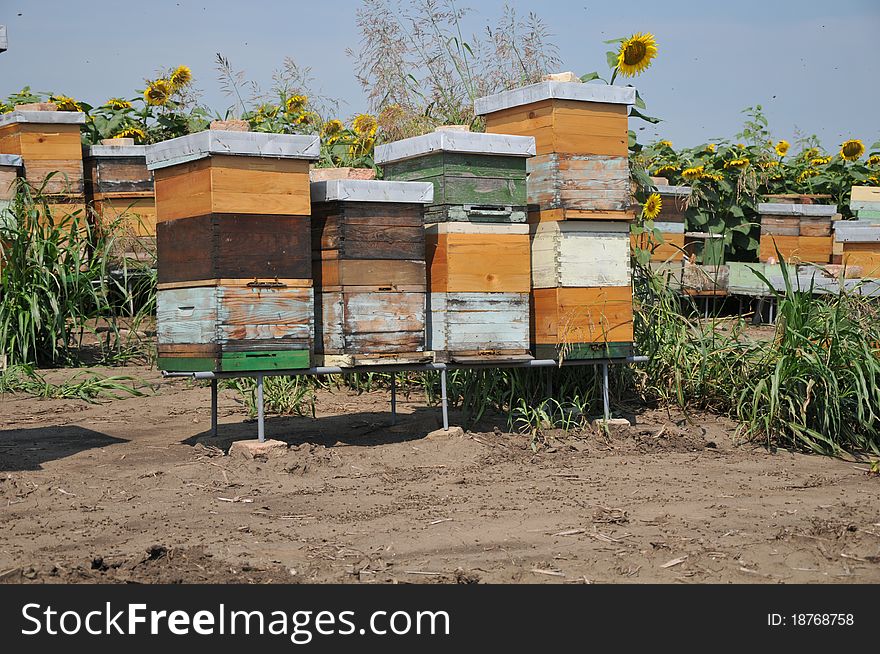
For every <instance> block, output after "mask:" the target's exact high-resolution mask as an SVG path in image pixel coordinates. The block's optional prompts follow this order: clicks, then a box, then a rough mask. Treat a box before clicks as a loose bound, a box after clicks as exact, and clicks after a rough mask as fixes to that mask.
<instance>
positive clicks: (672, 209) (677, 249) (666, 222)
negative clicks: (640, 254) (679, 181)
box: [632, 185, 691, 262]
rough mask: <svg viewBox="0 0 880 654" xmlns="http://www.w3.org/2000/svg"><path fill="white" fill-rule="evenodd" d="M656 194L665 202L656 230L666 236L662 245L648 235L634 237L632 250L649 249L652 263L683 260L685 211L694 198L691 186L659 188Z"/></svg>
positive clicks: (665, 186)
mask: <svg viewBox="0 0 880 654" xmlns="http://www.w3.org/2000/svg"><path fill="white" fill-rule="evenodd" d="M656 193H658V194H659V195H660V200H661V201H662V204H661V208H660V215H659V216H657V217H656V218H655V219H654V229H656V230H659V231H660V233H661V234H662V236H663V240H662V242H661V241H659V240H656V239H655V238H654V237H653V235H652V234H651V233H649V232H644V233H642V234H633V236H632V244H633V247H636V246H638V247H640V248H642V249H646V250H648V251H649V252H650V253H651V261H654V262H667V261H669V262H671V261H681V260H682V259H684V256H685V255H684V233H685V230H686V222H687V221H686V217H685V210H686V209H687V202H688V198H690V195H691V187H690V186H669V185H658V186H657V187H656Z"/></svg>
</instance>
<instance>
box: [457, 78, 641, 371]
mask: <svg viewBox="0 0 880 654" xmlns="http://www.w3.org/2000/svg"><path fill="white" fill-rule="evenodd" d="M634 102H635V89H633V88H631V87H616V86H607V85H598V84H581V83H576V82H556V81H546V82H540V83H537V84H532V85H529V86H526V87H523V88H519V89H514V90H512V91H505V92H502V93H498V94H495V95H492V96H488V97H485V98H479V99H478V100H476V102H475V103H474V109H475V112H476V113H477V115H480V116H483V117H484V118H485V120H486V130H487V131H488V132H490V133H498V134H517V135H526V136H532V137H534V139H535V143H536V153H537V156H535V157H534V158H532V159H530V160H528V162H527V166H528V172H529V178H528V201H529V223H530V239H531V259H532V281H531V339H532V350H533V352H534V355H535V356H536V357H538V358H539V359H549V358H552V359H560V358H562V359H589V358H615V357H626V356H628V355H630V354H631V353H632V283H631V270H630V235H629V232H630V225H629V224H630V222H631V221H632V218H633V214H632V212H631V208H630V205H631V194H630V179H629V163H628V142H629V141H628V139H629V135H628V129H627V114H628V105H631V104H633V103H634Z"/></svg>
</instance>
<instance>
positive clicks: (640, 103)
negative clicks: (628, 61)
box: [629, 84, 647, 109]
mask: <svg viewBox="0 0 880 654" xmlns="http://www.w3.org/2000/svg"><path fill="white" fill-rule="evenodd" d="M629 86H632V84H630V85H629ZM636 107H638V108H639V109H646V108H647V105H646V104H645V101H644V100H643V99H642V94H641V93H639V90H638V89H636Z"/></svg>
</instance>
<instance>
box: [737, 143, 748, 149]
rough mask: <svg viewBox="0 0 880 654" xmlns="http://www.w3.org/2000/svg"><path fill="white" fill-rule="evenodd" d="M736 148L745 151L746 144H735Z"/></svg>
mask: <svg viewBox="0 0 880 654" xmlns="http://www.w3.org/2000/svg"><path fill="white" fill-rule="evenodd" d="M736 147H738V148H739V149H740V150H745V149H746V144H745V143H737V144H736Z"/></svg>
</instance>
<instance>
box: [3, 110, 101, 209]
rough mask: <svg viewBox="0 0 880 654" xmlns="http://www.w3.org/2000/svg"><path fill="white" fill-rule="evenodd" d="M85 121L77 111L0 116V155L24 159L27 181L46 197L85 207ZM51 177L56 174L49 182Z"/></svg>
mask: <svg viewBox="0 0 880 654" xmlns="http://www.w3.org/2000/svg"><path fill="white" fill-rule="evenodd" d="M85 120H86V118H85V114H84V113H81V112H76V111H27V110H18V109H16V110H15V111H12V112H10V113H7V114H0V153H2V154H17V155H20V156H21V158H22V160H23V164H24V177H25V179H27V181H28V182H29V183H30V184H31V185H32V186H34V187H35V188H41V187H42V188H43V193H44V194H46V195H54V196H64V199H65V200H67V199H69V200H70V201H71V202H74V203H76V202H79V203H82V197H83V162H82V141H81V139H80V125H82V124H83V123H85ZM50 173H55V174H54V175H53V176H52V177H51V178H50V179H48V180H46V177H47V176H48V175H49V174H50ZM44 182H45V186H43V183H44Z"/></svg>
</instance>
